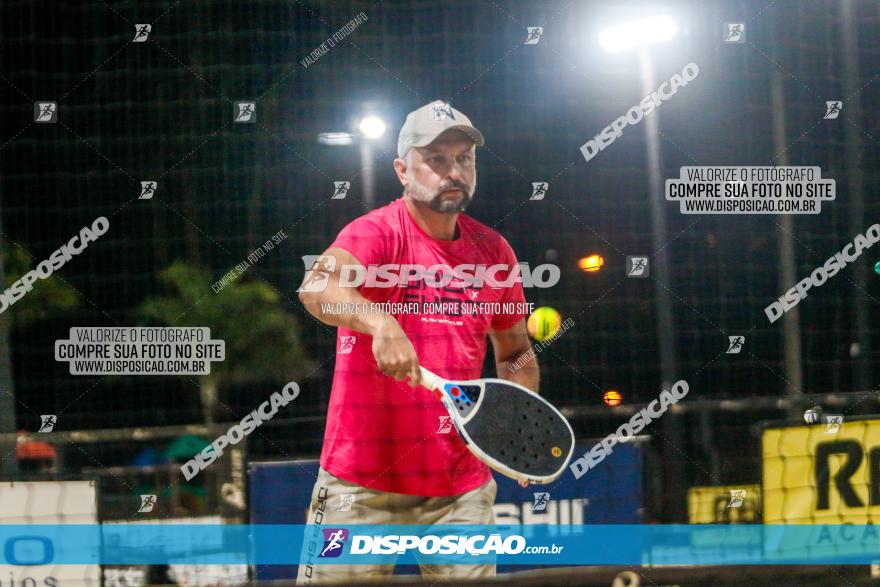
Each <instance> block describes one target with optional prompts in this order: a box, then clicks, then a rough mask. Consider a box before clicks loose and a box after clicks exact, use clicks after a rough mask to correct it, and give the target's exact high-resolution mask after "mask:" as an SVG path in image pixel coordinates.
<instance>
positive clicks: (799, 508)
mask: <svg viewBox="0 0 880 587" xmlns="http://www.w3.org/2000/svg"><path fill="white" fill-rule="evenodd" d="M761 445H762V453H763V467H764V481H763V486H762V487H763V495H762V504H763V509H764V522H765V523H767V524H869V523H875V522H877V521H880V420H878V419H871V420H846V421H843V420H841V419H840V417H835V416H825V417H824V418H823V421H822V422H821V423H818V424H814V425H810V426H808V425H803V426H791V427H787V428H767V429H765V430H764V434H763V436H762V439H761Z"/></svg>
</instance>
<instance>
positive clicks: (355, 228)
mask: <svg viewBox="0 0 880 587" xmlns="http://www.w3.org/2000/svg"><path fill="white" fill-rule="evenodd" d="M390 232H391V230H390V227H389V226H388V225H386V224H385V223H383V222H382V221H381V220H377V219H374V218H371V217H370V216H369V215H367V216H361V217H360V218H356V219H354V220H352V221H351V222H349V223H348V224H347V225H346V226H345V228H343V229H342V230H341V231H339V234H338V235H337V236H336V240H335V241H333V244H332V245H331V247H338V248H340V249H344V250H346V251H348V252H349V253H351V254H352V255H354V257H355V259H357V260H358V261H360V263H361V265H363V266H364V267H366V266H368V265H379V264H381V263H387V262H388V258H389V257H390V255H389V250H388V248H389V246H388V245H389V242H390V240H391V234H390Z"/></svg>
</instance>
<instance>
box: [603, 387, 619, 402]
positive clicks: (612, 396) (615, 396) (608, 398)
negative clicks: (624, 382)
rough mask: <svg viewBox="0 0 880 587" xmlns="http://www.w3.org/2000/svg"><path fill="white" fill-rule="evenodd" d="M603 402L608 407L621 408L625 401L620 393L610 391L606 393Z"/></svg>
mask: <svg viewBox="0 0 880 587" xmlns="http://www.w3.org/2000/svg"><path fill="white" fill-rule="evenodd" d="M602 401H604V402H605V405H606V406H619V405H620V403H621V402H622V401H623V395H621V393H620V392H619V391H616V390H614V389H609V390H608V391H606V392H605V395H603V396H602Z"/></svg>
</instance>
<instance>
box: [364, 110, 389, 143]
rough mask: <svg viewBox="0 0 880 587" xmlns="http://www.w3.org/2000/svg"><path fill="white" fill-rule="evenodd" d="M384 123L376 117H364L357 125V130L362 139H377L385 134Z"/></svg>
mask: <svg viewBox="0 0 880 587" xmlns="http://www.w3.org/2000/svg"><path fill="white" fill-rule="evenodd" d="M386 128H387V127H386V125H385V121H384V120H382V119H381V118H379V117H378V116H365V117H364V118H362V119H361V121H360V123H359V124H358V129H359V130H360V131H361V134H362V135H364V138H367V139H378V138H379V137H381V136H382V135H384V134H385V129H386Z"/></svg>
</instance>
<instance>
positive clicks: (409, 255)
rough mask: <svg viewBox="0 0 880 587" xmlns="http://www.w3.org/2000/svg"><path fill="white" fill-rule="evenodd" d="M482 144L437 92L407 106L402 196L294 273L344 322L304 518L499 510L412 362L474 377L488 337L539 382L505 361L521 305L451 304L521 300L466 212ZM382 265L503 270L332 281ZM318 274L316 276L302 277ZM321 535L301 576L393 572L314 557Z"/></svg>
mask: <svg viewBox="0 0 880 587" xmlns="http://www.w3.org/2000/svg"><path fill="white" fill-rule="evenodd" d="M483 144H484V139H483V135H482V134H481V133H480V131H478V130H477V129H476V128H474V127H473V126H472V125H471V122H470V120H469V119H468V118H467V117H466V116H465V115H464V114H462V113H461V112H459V111H458V110H455V109H454V108H451V107H450V106H449V105H448V104H445V103H444V102H440V101H436V102H432V103H430V104H427V105H425V106H423V107H421V108H419V109H418V110H415V111H413V112H410V114H409V115H408V116H407V118H406V122H405V123H404V125H403V128H401V130H400V135H399V138H398V145H397V154H398V158H397V159H395V160H394V170H395V172H396V173H397V177H398V179H399V180H400V183H401V184H403V190H404V191H403V197H402V198H399V199H397V200H395V201H393V202H391V203H390V204H388V205H387V206H384V207H382V208H379V209H377V210H374V211H372V212H370V213H368V214H366V215H365V216H361V217H360V218H358V219H356V220H354V221H353V222H351V223H350V224H349V225H348V226H346V227H345V228H344V229H343V230H342V231H341V232H340V233H339V235H338V236H337V238H336V240H335V241H334V243H333V244H332V245H331V246H330V248H328V249H327V250H326V251H325V252H324V254H323V255H322V257H321V260H320V261H319V262H318V263H316V265H315V267H313V268H312V270H311V271H310V272H308V273H307V275H306V276H305V279H304V280H303V286H302V287H301V288H300V294H299V297H300V300H302V302H303V304H305V307H306V308H307V309H308V311H309V312H310V313H311V314H312V315H313V316H315V317H316V318H317V319H319V320H321V321H322V322H324V323H326V324H330V325H332V326H338V327H339V328H338V341H337V349H338V350H337V357H336V369H335V372H334V377H333V390H332V392H331V396H330V404H329V408H328V413H327V428H326V431H325V434H324V447H323V452H322V454H321V468H320V471H319V474H318V480H317V483H316V484H315V489H314V492H313V494H312V502H311V507H310V509H309V513H308V518H307V522H308V523H309V524H321V525H322V527H323V528H326V529H327V531H330V529H331V528H332V527H333V526H334V525H346V524H354V523H357V524H428V525H431V524H493V523H494V516H493V513H492V504H493V503H494V501H495V492H496V485H495V481H494V480H493V479H492V476H491V474H490V471H489V469H488V468H487V467H486V465H484V464H483V463H482V462H480V461H479V460H477V459H476V458H475V457H474V456H473V455H472V454H471V453H470V452H469V451H468V450H467V447H466V446H465V444H464V442H463V441H462V440H461V438H460V437H459V436H458V435H457V434H456V433H455V431H454V430H451V428H450V427H449V426H448V414H447V412H446V410H445V409H444V407H443V406H442V404H441V403H440V402H439V401H437V399H436V397H435V396H434V395H433V394H432V393H431V392H430V391H429V390H428V389H427V388H425V387H423V386H420V375H419V365H420V364H421V365H423V366H424V367H426V368H428V369H430V370H431V371H433V372H435V373H437V374H438V375H440V376H441V377H445V378H447V379H476V378H479V377H480V376H481V368H482V365H483V359H484V357H485V353H486V338H487V336H488V337H489V338H491V340H492V347H493V349H494V352H495V364H496V370H497V373H498V376H499V377H504V378H506V379H509V380H511V381H515V382H517V383H520V384H522V385H524V386H526V387H528V388H529V389H532V390H536V391H537V389H538V382H539V381H538V380H539V371H538V365H537V363H536V362H535V361H534V360H532V361H530V362H529V363H528V364H526V365H525V366H524V367H523V368H521V369H508V368H507V366H508V364H511V363H513V362H514V361H516V360H517V358H519V357H520V356H522V355H523V353H526V352H527V351H528V350H529V348H530V344H529V339H528V335H527V333H526V327H525V319H524V314H519V313H517V314H511V313H507V314H500V313H499V314H486V313H477V312H460V311H458V310H456V308H455V306H456V305H458V304H461V305H465V304H471V305H472V306H471V307H497V306H496V304H495V303H496V302H497V303H498V304H500V305H501V306H502V307H503V305H504V304H510V303H513V306H512V307H515V306H516V303H517V302H520V303H522V302H524V301H525V298H524V296H523V290H522V285H521V284H520V283H515V284H514V285H513V286H510V287H504V286H501V287H492V286H491V285H490V283H496V284H498V283H502V282H504V281H506V280H507V277H508V275H509V271H510V270H514V269H515V268H516V257H515V255H514V253H513V250H512V249H511V248H510V245H509V244H508V243H507V241H506V240H505V239H504V238H503V237H502V236H501V235H499V234H498V233H497V232H495V231H494V230H492V229H490V228H488V227H486V226H484V225H482V224H480V223H479V222H477V221H476V220H474V219H472V218H470V217H469V216H466V215H464V214H462V211H463V210H464V209H465V208H466V207H467V205H468V204H469V203H470V201H471V199H472V197H473V195H474V190H475V189H476V184H477V177H476V166H475V157H476V152H475V151H476V146H482V145H483ZM388 264H393V265H397V266H399V265H405V264H409V265H420V266H423V267H432V266H434V267H436V266H438V265H439V266H442V267H448V268H455V267H457V266H460V265H462V264H472V265H477V266H479V265H484V266H486V267H491V266H493V265H499V264H502V265H504V266H505V267H507V268H510V270H507V269H504V270H501V271H498V272H497V273H496V274H494V277H495V278H496V279H497V281H491V282H487V283H485V284H482V285H481V284H480V283H479V282H478V281H471V282H470V283H469V281H468V280H466V279H465V280H463V279H460V278H455V277H453V278H451V280H450V281H448V283H446V284H445V285H442V286H441V284H442V283H443V280H442V279H441V278H442V276H439V275H437V276H431V277H430V278H428V277H426V276H418V277H417V278H414V279H412V278H411V277H412V275H408V276H407V278H404V277H403V275H401V276H400V279H401V280H402V281H403V282H402V283H399V285H397V286H394V287H379V285H380V284H379V283H371V282H369V281H368V282H365V283H364V284H362V285H361V286H360V287H357V288H355V287H344V286H343V285H342V284H341V283H340V276H341V275H342V272H343V268H344V267H346V266H347V267H348V268H349V269H345V270H344V271H345V274H346V275H350V274H351V273H352V268H353V269H354V270H355V271H357V270H364V268H370V267H375V266H383V265H388ZM432 271H434V269H433V268H432ZM365 273H367V272H366V271H365ZM426 273H427V272H426ZM450 273H451V275H454V271H450ZM367 275H369V273H367ZM380 275H381V273H380ZM511 281H517V280H511ZM316 282H320V283H321V284H322V287H312V286H308V287H307V285H308V284H314V283H316ZM324 283H326V286H323V284H324ZM435 286H436V287H435ZM371 302H372V303H380V304H381V303H385V304H387V305H385V306H382V307H383V308H389V307H392V308H393V306H391V304H410V306H409V307H412V306H411V304H412V303H417V304H418V307H419V308H421V307H423V306H422V304H432V303H436V304H438V305H439V304H443V303H446V304H447V305H446V306H445V308H451V309H447V310H446V311H445V312H444V313H442V314H433V313H422V312H414V313H411V312H403V313H398V314H397V315H394V314H390V313H385V312H378V311H375V306H372V307H371V306H370V304H371ZM486 304H489V305H486ZM397 307H402V306H397ZM441 307H443V306H441ZM333 308H337V309H338V308H348V309H349V310H350V311H348V312H345V311H343V312H339V311H334V310H333ZM355 308H360V311H356V310H354V309H355ZM370 308H373V310H372V311H371V310H370ZM407 384H408V385H407ZM323 545H324V536H323V533H322V532H318V528H317V527H314V530H313V531H312V530H311V529H307V530H306V543H305V545H304V547H303V557H302V559H301V560H302V561H303V562H302V563H301V564H300V567H299V569H300V571H299V581H300V582H303V583H306V582H347V581H348V582H350V581H353V580H364V579H369V578H372V579H381V578H383V577H385V576H387V575H389V574H391V573H392V572H393V565H332V564H319V563H318V564H313V563H314V561H316V560H317V559H318V558H319V557H320V555H321V554H322V550H323ZM325 556H326V555H325ZM420 567H421V572H422V575H423V576H424V577H426V578H430V579H434V580H450V579H453V580H454V579H466V578H485V577H492V576H494V575H495V565H494V564H491V565H490V564H482V565H442V566H439V565H427V564H423V565H420Z"/></svg>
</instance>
